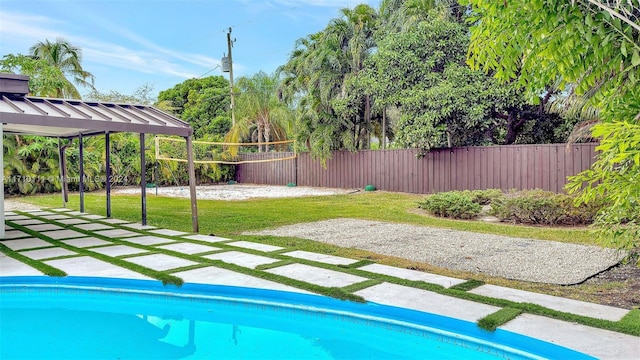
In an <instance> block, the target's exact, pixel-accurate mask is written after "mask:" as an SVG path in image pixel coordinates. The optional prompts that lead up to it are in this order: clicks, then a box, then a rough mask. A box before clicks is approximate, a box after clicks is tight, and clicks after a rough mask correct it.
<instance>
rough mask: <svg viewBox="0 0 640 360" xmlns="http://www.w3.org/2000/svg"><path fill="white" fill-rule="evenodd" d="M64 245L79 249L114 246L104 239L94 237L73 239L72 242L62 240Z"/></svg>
mask: <svg viewBox="0 0 640 360" xmlns="http://www.w3.org/2000/svg"><path fill="white" fill-rule="evenodd" d="M62 242H63V243H65V244H67V245H71V246H75V247H77V248H87V247H92V246H101V245H107V244H112V243H111V242H109V241H105V240H102V239H98V238H94V237H85V238H79V239H71V240H62Z"/></svg>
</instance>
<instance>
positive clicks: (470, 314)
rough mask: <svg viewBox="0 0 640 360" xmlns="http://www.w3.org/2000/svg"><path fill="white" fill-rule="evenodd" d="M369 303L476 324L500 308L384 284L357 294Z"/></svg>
mask: <svg viewBox="0 0 640 360" xmlns="http://www.w3.org/2000/svg"><path fill="white" fill-rule="evenodd" d="M355 294H356V295H360V296H362V297H364V298H365V299H366V300H367V301H372V302H376V303H378V304H384V305H391V306H398V307H403V308H407V309H412V310H418V311H424V312H428V313H432V314H437V315H443V316H449V317H453V318H457V319H462V320H467V321H472V322H476V321H478V320H480V319H482V318H483V317H485V316H487V315H489V314H492V313H494V312H496V311H498V310H500V308H499V307H495V306H491V305H486V304H481V303H477V302H473V301H469V300H464V299H458V298H454V297H451V296H446V295H441V294H438V293H434V292H431V291H427V290H420V289H416V288H412V287H408V286H402V285H396V284H389V283H382V284H378V285H374V286H371V287H368V288H366V289H362V290H360V291H357V292H355Z"/></svg>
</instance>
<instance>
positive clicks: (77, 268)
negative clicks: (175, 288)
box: [45, 256, 152, 280]
mask: <svg viewBox="0 0 640 360" xmlns="http://www.w3.org/2000/svg"><path fill="white" fill-rule="evenodd" d="M45 264H47V265H50V266H53V267H54V268H57V269H60V270H62V271H64V272H66V273H67V275H70V276H95V277H113V278H123V279H145V280H152V279H151V278H149V277H147V276H144V275H142V274H140V273H137V272H135V271H132V270H129V269H125V268H122V267H120V266H117V265H113V264H111V263H108V262H105V261H102V260H98V259H95V258H92V257H91V256H79V257H73V258H67V259H58V260H49V261H45Z"/></svg>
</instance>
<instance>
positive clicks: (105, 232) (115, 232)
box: [95, 229, 140, 238]
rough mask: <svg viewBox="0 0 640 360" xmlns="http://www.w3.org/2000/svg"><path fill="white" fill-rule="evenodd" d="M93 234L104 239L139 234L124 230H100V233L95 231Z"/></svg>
mask: <svg viewBox="0 0 640 360" xmlns="http://www.w3.org/2000/svg"><path fill="white" fill-rule="evenodd" d="M95 233H96V234H98V235H102V236H106V237H115V238H121V237H127V236H136V235H140V233H137V232H133V231H129V230H124V229H112V230H101V231H96V232H95Z"/></svg>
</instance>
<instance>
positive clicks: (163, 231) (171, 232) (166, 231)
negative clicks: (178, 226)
mask: <svg viewBox="0 0 640 360" xmlns="http://www.w3.org/2000/svg"><path fill="white" fill-rule="evenodd" d="M149 232H150V233H154V234H158V235H167V236H181V235H186V234H188V233H186V232H184V231H176V230H170V229H157V230H149Z"/></svg>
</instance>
